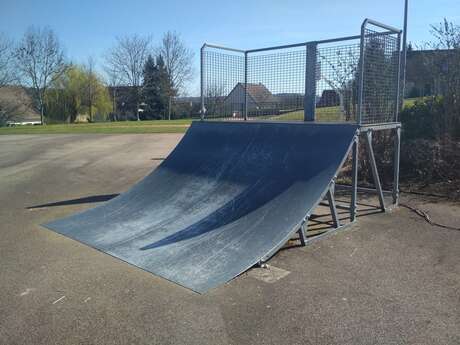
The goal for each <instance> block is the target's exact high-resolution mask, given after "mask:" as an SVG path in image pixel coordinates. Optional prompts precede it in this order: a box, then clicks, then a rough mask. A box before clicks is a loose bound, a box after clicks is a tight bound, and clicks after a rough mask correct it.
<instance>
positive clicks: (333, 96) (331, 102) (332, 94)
mask: <svg viewBox="0 0 460 345" xmlns="http://www.w3.org/2000/svg"><path fill="white" fill-rule="evenodd" d="M337 105H340V97H339V94H338V93H337V91H335V90H323V93H322V94H321V98H320V99H319V101H318V102H317V103H316V106H317V107H318V108H322V107H334V106H337Z"/></svg>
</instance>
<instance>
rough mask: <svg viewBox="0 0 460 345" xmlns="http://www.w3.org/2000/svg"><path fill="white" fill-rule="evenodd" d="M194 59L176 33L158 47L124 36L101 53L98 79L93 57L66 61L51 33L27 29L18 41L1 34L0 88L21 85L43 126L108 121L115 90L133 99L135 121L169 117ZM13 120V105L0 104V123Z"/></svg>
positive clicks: (141, 38) (146, 39)
mask: <svg viewBox="0 0 460 345" xmlns="http://www.w3.org/2000/svg"><path fill="white" fill-rule="evenodd" d="M192 59H193V53H192V52H191V51H190V50H189V49H188V48H187V47H186V45H185V44H184V42H183V41H182V40H181V38H180V36H179V34H177V33H176V32H167V33H165V34H164V36H163V38H162V40H161V41H160V43H159V44H158V45H156V46H154V45H153V41H152V38H151V37H150V36H140V35H131V36H125V37H120V38H117V40H116V43H115V44H114V46H113V47H112V48H111V49H110V50H109V51H107V52H106V53H105V54H104V56H103V66H102V67H103V68H102V70H103V71H104V74H105V75H104V76H102V74H101V73H98V72H96V70H97V69H96V64H95V60H94V59H93V58H89V59H88V62H87V63H86V64H82V65H79V64H73V63H71V62H69V61H68V60H67V59H66V57H65V55H64V51H63V47H62V44H61V43H60V41H59V39H58V37H57V35H56V34H55V32H54V31H53V30H51V29H50V28H36V27H31V28H29V29H28V30H27V31H26V32H25V34H24V36H23V37H22V39H21V40H20V41H19V42H13V41H12V40H10V39H9V38H7V37H6V36H5V35H3V34H0V88H1V87H5V86H10V85H16V86H17V85H19V86H22V87H24V88H25V89H26V90H27V92H28V93H29V94H30V95H31V97H32V99H33V106H34V107H35V109H36V110H37V111H38V113H39V114H40V118H41V122H42V123H44V122H45V118H46V119H50V120H58V121H71V122H73V121H75V120H76V119H77V117H78V116H79V115H85V116H87V117H88V119H89V120H90V121H93V120H95V119H102V118H104V117H107V115H108V114H109V113H110V112H116V111H117V109H116V108H117V106H116V105H117V89H120V88H123V87H124V88H128V89H129V90H130V93H131V94H132V96H133V97H132V98H131V100H132V102H129V104H127V108H129V111H130V113H131V114H134V115H135V116H136V117H137V119H138V120H139V119H140V118H141V117H144V118H145V117H148V118H155V117H158V115H159V114H160V115H161V116H162V117H168V118H170V117H171V104H172V101H171V100H172V98H173V97H175V96H177V95H179V94H181V93H184V92H185V86H186V83H187V82H188V81H189V80H191V78H192V76H193V73H192ZM110 97H112V99H110ZM141 113H142V116H141ZM12 116H14V110H13V107H11V106H9V105H8V104H6V103H5V102H4V101H0V123H2V122H3V123H4V122H5V119H6V120H7V119H9V118H11V117H12Z"/></svg>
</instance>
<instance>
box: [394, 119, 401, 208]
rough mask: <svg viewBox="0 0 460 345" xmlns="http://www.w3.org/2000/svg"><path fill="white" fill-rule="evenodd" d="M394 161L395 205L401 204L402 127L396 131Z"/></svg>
mask: <svg viewBox="0 0 460 345" xmlns="http://www.w3.org/2000/svg"><path fill="white" fill-rule="evenodd" d="M394 150H395V151H394V160H393V204H394V205H398V203H399V158H400V151H401V127H398V128H396V131H395V148H394Z"/></svg>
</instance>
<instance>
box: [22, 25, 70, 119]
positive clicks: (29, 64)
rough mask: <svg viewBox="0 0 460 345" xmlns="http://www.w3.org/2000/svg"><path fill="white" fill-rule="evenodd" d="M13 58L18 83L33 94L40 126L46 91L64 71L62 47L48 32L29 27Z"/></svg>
mask: <svg viewBox="0 0 460 345" xmlns="http://www.w3.org/2000/svg"><path fill="white" fill-rule="evenodd" d="M14 57H15V59H16V68H17V70H18V72H19V73H20V76H21V81H22V82H23V83H24V84H25V85H26V86H28V87H30V89H31V90H32V95H33V99H34V101H35V104H36V107H37V109H38V111H39V112H40V121H41V124H42V125H43V124H44V111H45V95H46V91H47V89H48V87H49V85H50V84H51V83H52V82H53V81H54V80H56V79H57V78H59V76H60V75H62V73H63V72H64V71H65V69H66V64H65V59H64V52H63V50H62V48H61V44H60V42H59V40H58V38H57V36H56V34H55V33H54V31H53V30H51V29H50V28H47V27H45V28H35V27H30V28H29V29H28V30H27V31H26V33H25V34H24V36H23V38H22V40H21V41H20V43H19V45H18V46H17V48H16V49H15V51H14Z"/></svg>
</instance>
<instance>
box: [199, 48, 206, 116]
mask: <svg viewBox="0 0 460 345" xmlns="http://www.w3.org/2000/svg"><path fill="white" fill-rule="evenodd" d="M205 48H206V44H203V46H202V47H201V50H200V96H201V111H200V118H201V120H204V113H205V108H204V50H205Z"/></svg>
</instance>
